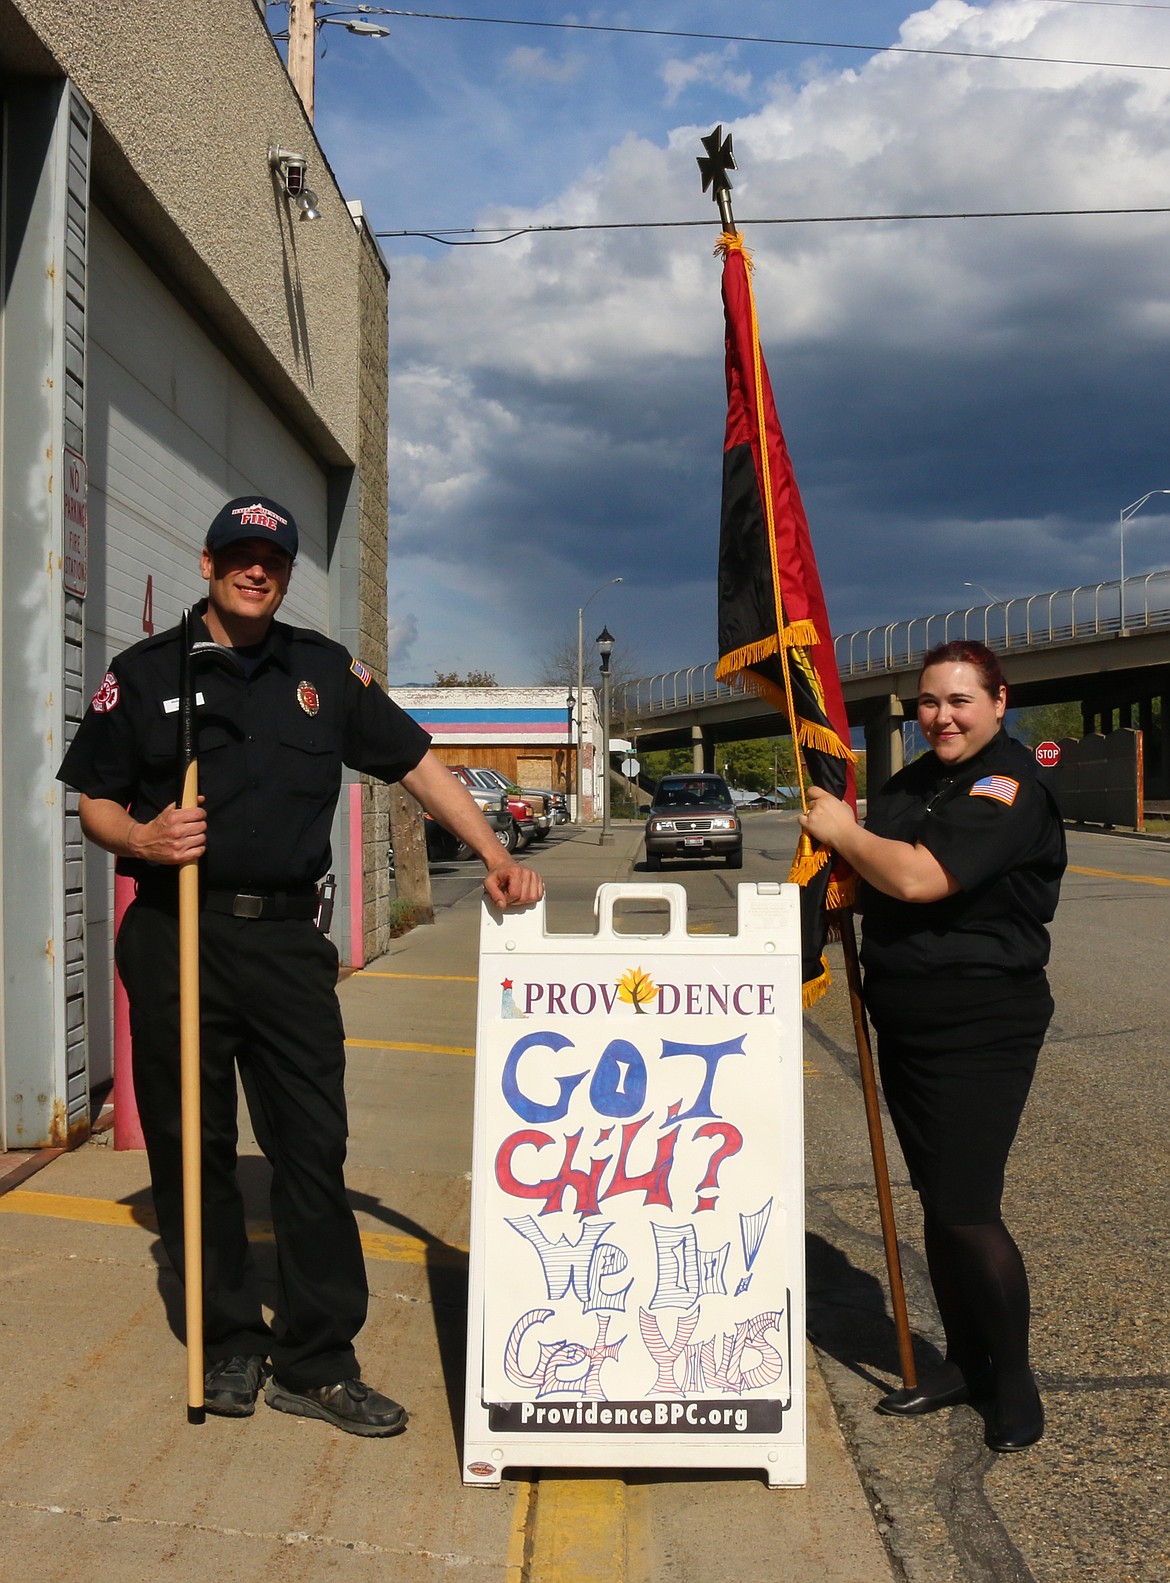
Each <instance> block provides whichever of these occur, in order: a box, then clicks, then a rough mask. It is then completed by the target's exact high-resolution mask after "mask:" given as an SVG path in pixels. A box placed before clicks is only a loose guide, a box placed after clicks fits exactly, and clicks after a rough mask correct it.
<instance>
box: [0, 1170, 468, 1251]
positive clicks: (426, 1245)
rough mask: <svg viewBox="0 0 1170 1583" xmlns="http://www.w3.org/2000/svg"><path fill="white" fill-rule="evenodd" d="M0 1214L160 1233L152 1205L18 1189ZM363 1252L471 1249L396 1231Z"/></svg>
mask: <svg viewBox="0 0 1170 1583" xmlns="http://www.w3.org/2000/svg"><path fill="white" fill-rule="evenodd" d="M0 1214H2V1215H40V1216H43V1217H45V1218H47V1219H50V1220H72V1221H80V1222H81V1223H82V1224H84V1225H89V1226H120V1227H123V1228H125V1227H138V1228H139V1229H140V1230H143V1231H152V1232H157V1230H158V1221H157V1219H156V1218H155V1213H154V1210H153V1208H152V1207H151V1206H150V1205H149V1204H125V1203H120V1202H118V1201H117V1200H115V1199H111V1198H81V1197H76V1196H74V1195H73V1194H69V1193H33V1192H29V1191H28V1190H27V1189H22V1188H14V1189H13V1190H12V1192H11V1193H5V1194H4V1195H3V1196H0ZM248 1237H249V1239H250V1240H251V1241H252V1242H272V1241H274V1240H275V1238H274V1235H273V1230H272V1224H271V1222H270V1221H267V1220H249V1222H248ZM361 1239H362V1251H363V1252H364V1253H365V1256H366V1258H367V1259H374V1260H377V1261H379V1262H382V1263H387V1264H448V1265H453V1266H455V1267H456V1268H464V1267H465V1266H466V1264H467V1249H466V1247H464V1246H462V1245H461V1244H458V1243H456V1244H451V1243H446V1242H426V1241H424V1240H423V1239H422V1238H420V1237H411V1236H407V1235H405V1234H404V1233H402V1232H396V1231H363V1232H362V1233H361Z"/></svg>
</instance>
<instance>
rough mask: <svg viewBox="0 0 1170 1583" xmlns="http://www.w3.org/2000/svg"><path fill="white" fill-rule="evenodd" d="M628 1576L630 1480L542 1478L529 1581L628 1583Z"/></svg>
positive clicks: (527, 1579)
mask: <svg viewBox="0 0 1170 1583" xmlns="http://www.w3.org/2000/svg"><path fill="white" fill-rule="evenodd" d="M625 1576H626V1486H625V1484H624V1483H623V1482H622V1481H621V1480H620V1479H601V1478H589V1477H577V1478H571V1479H558V1478H552V1479H546V1478H541V1479H539V1480H538V1482H537V1486H536V1513H535V1517H534V1520H533V1524H532V1561H531V1564H530V1566H529V1571H528V1577H527V1578H526V1579H525V1583H624V1579H625Z"/></svg>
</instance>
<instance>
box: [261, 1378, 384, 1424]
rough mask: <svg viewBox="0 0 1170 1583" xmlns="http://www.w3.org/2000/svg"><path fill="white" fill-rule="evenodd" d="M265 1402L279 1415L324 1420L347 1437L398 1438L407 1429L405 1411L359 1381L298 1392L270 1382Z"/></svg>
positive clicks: (272, 1380)
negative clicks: (382, 1436) (389, 1436)
mask: <svg viewBox="0 0 1170 1583" xmlns="http://www.w3.org/2000/svg"><path fill="white" fill-rule="evenodd" d="M264 1400H265V1401H266V1402H267V1403H268V1405H269V1407H275V1408H276V1409H277V1411H278V1412H282V1413H295V1414H296V1415H297V1417H299V1418H323V1419H324V1420H325V1422H326V1423H327V1424H333V1425H334V1426H335V1427H336V1428H338V1429H344V1430H345V1432H346V1433H347V1434H350V1435H400V1434H401V1433H402V1431H403V1430H404V1429H405V1428H406V1425H407V1416H406V1409H405V1407H400V1406H399V1405H398V1403H397V1402H392V1401H391V1400H390V1398H389V1397H388V1396H382V1395H380V1393H379V1392H378V1391H375V1390H372V1389H371V1388H370V1386H368V1385H366V1384H364V1382H363V1381H361V1380H342V1381H341V1382H340V1384H338V1385H318V1386H316V1387H314V1388H312V1389H310V1390H304V1391H297V1390H292V1389H290V1388H289V1387H288V1386H287V1385H281V1384H280V1383H279V1382H278V1381H277V1380H276V1379H270V1380H269V1381H268V1384H267V1386H266V1387H265V1390H264Z"/></svg>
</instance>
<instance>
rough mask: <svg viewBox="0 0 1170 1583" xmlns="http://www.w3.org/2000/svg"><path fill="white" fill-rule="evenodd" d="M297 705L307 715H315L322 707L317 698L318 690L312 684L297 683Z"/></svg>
mask: <svg viewBox="0 0 1170 1583" xmlns="http://www.w3.org/2000/svg"><path fill="white" fill-rule="evenodd" d="M297 703H299V704H300V706H301V708H302V709H303V710H304V711H305V713H306V714H307V715H315V714H316V713H317V711H318V709H320V707H321V700H320V698H319V697H318V696H317V689H316V688H315V687H314V686H313V684H312V682H298V683H297Z"/></svg>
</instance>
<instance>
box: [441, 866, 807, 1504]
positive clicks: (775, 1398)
mask: <svg viewBox="0 0 1170 1583" xmlns="http://www.w3.org/2000/svg"><path fill="white" fill-rule="evenodd" d="M798 897H799V891H798V888H797V887H796V886H795V885H780V884H777V883H774V882H768V883H757V884H741V885H739V886H738V887H737V932H736V933H735V934H734V935H722V936H721V935H700V934H693V935H692V934H689V933H688V932H687V900H686V891H685V890H684V888H683V887H682V886H681V885H671V884H609V885H602V886H601V887H600V888H599V889H598V892H597V898H596V902H595V913H596V916H597V930H596V932H595V933H594V934H591V935H572V934H549V933H548V932H547V930H546V927H545V913H544V904H543V902H542V903H540V904H538V905H537V906H535V907H531V908H528V909H525V910H524V911H523V912H520V913H512V912H499V911H498V910H496V909H494V908H491V907H489V906H488V905H486V904H485V906H484V909H483V915H482V919H481V933H480V972H479V1015H478V1025H477V1045H476V1048H477V1059H476V1086H475V1133H474V1143H473V1169H472V1193H471V1259H470V1280H469V1302H468V1337H467V1393H466V1409H465V1421H464V1447H463V1480H464V1483H466V1484H483V1485H489V1486H490V1485H496V1484H498V1483H499V1481H500V1476H501V1473H502V1472H503V1470H504V1469H505V1468H508V1467H524V1468H530V1467H580V1468H601V1467H606V1468H618V1467H629V1468H686V1469H694V1468H719V1469H729V1468H745V1469H758V1470H759V1471H760V1472H762V1473H764V1474H765V1475H766V1477H767V1480H768V1483H769V1485H770V1486H780V1485H787V1486H792V1485H802V1484H804V1483H805V1482H806V1477H807V1448H806V1428H805V1411H806V1400H805V1377H804V1375H805V1281H804V1134H803V1044H802V1021H801V976H800V967H801V964H800V912H799V900H798ZM647 898H657V899H659V900H661V901H664V902H665V903H666V904H667V908H668V911H669V925H670V926H669V930H668V932H667V933H665V934H661V933H659V934H645V935H644V934H630V933H626V932H624V931H623V932H622V933H618V932H616V930H615V928H614V909H615V906H616V905H617V904H618V903H620V902H622V901H638V902H642V901H644V900H645V899H647ZM627 921H628V920H627ZM525 1023H527V1027H525V1026H523V1025H524V1024H525Z"/></svg>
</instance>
